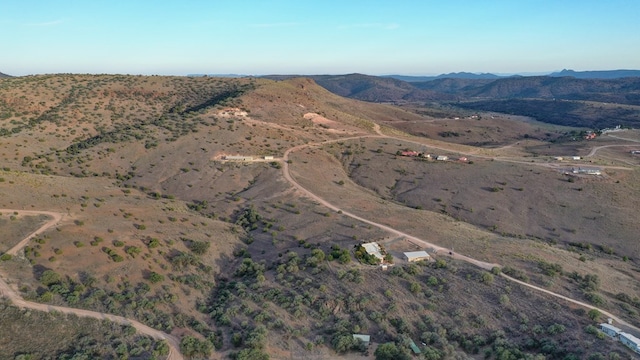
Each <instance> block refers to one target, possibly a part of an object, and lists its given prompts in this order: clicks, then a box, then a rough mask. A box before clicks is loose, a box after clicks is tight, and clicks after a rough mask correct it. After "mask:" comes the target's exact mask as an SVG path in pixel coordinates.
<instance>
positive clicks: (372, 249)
mask: <svg viewBox="0 0 640 360" xmlns="http://www.w3.org/2000/svg"><path fill="white" fill-rule="evenodd" d="M362 247H363V248H364V249H365V251H366V252H367V254H369V255H373V256H375V257H377V258H378V259H380V261H382V260H383V259H384V257H383V256H382V249H381V248H380V245H378V243H374V242H370V243H366V244H362Z"/></svg>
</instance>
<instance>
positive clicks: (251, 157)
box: [224, 155, 253, 161]
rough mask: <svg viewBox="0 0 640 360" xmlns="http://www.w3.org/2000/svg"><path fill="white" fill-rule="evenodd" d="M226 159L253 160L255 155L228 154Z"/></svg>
mask: <svg viewBox="0 0 640 360" xmlns="http://www.w3.org/2000/svg"><path fill="white" fill-rule="evenodd" d="M224 159H225V160H233V161H253V156H244V155H227V156H225V157H224Z"/></svg>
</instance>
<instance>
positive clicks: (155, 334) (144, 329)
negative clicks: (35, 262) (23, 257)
mask: <svg viewBox="0 0 640 360" xmlns="http://www.w3.org/2000/svg"><path fill="white" fill-rule="evenodd" d="M0 212H3V213H4V212H11V213H13V212H18V214H21V215H47V216H50V217H51V220H49V221H47V222H46V223H45V224H44V225H42V226H41V227H40V228H39V229H37V230H36V231H34V232H32V233H31V234H29V235H28V236H27V237H25V238H24V239H22V240H21V241H20V242H19V243H18V244H17V245H15V246H14V247H12V248H11V249H10V250H9V251H7V254H11V255H13V256H15V255H16V254H17V253H18V251H20V250H21V249H22V248H23V247H24V246H26V245H27V243H28V242H29V240H31V239H33V238H34V237H36V236H38V235H40V234H42V233H43V232H45V231H46V230H48V229H50V228H51V227H53V226H55V225H57V224H58V223H59V222H60V221H61V220H62V218H63V214H61V213H57V212H52V211H33V210H13V209H0ZM5 277H6V275H5V274H2V276H0V296H4V297H5V298H7V299H9V300H10V301H11V302H12V303H13V304H14V305H15V306H17V307H19V308H23V309H32V310H38V311H46V312H52V311H57V312H61V313H65V314H75V315H77V316H82V317H90V318H94V319H99V320H104V319H107V320H110V321H113V322H116V323H118V324H123V325H131V326H133V327H134V328H135V329H136V330H137V331H138V332H140V333H141V334H144V335H147V336H150V337H152V338H154V339H159V340H165V341H167V343H168V344H169V354H168V355H167V360H183V359H184V357H183V356H182V354H180V351H179V349H180V344H179V342H178V339H177V338H176V337H174V336H172V335H169V334H167V333H164V332H162V331H159V330H156V329H153V328H151V327H149V326H147V325H145V324H143V323H141V322H139V321H136V320H132V319H127V318H125V317H122V316H117V315H112V314H105V313H100V312H97V311H90V310H84V309H75V308H69V307H63V306H55V305H48V304H41V303H36V302H31V301H26V300H24V299H23V298H22V296H20V295H19V294H18V293H17V292H16V291H15V290H13V289H12V288H11V287H10V286H9V284H8V283H7V282H6V281H5V279H4V278H5Z"/></svg>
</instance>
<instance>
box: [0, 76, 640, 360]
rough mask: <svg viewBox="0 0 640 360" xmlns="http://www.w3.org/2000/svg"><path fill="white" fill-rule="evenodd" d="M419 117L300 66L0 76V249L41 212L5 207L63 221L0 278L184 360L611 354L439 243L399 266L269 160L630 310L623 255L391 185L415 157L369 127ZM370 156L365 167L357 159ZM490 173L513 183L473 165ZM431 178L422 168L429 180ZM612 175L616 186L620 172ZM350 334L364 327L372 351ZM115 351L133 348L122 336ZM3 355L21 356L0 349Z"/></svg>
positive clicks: (399, 248)
mask: <svg viewBox="0 0 640 360" xmlns="http://www.w3.org/2000/svg"><path fill="white" fill-rule="evenodd" d="M390 84H391V85H393V84H395V82H393V83H390ZM393 86H395V85H393ZM403 86H404V85H402V84H398V85H397V89H396V90H397V91H398V94H400V93H403V91H405V90H403V89H404V87H403ZM349 91H351V90H349ZM363 91H365V93H366V89H364V90H363ZM405 95H406V94H405ZM405 95H402V96H405ZM432 120H433V118H432V117H430V116H426V115H421V114H418V113H416V112H414V111H407V110H404V109H402V108H398V107H395V106H391V105H388V104H375V103H369V102H364V101H357V100H353V99H347V98H344V97H340V96H337V95H335V94H333V93H331V92H329V91H327V90H326V89H324V88H323V87H320V86H319V85H318V84H316V83H315V82H314V81H313V80H312V79H305V78H292V79H287V80H279V81H275V80H268V79H256V78H237V79H230V78H225V79H221V78H204V77H202V78H187V77H157V76H151V77H144V76H112V75H47V76H34V77H18V78H8V79H2V80H0V147H1V149H2V152H1V157H2V162H3V166H2V169H1V170H0V193H2V197H1V198H0V207H1V208H5V209H12V211H11V212H10V213H6V214H2V215H1V216H0V235H2V236H0V239H1V240H0V245H1V247H0V249H2V251H6V250H4V249H7V248H9V247H10V246H12V244H14V242H15V241H16V240H17V239H20V238H21V237H22V236H24V234H28V233H30V232H31V231H33V228H34V227H35V226H37V224H38V223H39V222H40V221H42V219H40V218H31V217H30V216H29V215H28V214H24V213H21V211H22V210H23V209H36V210H49V211H56V212H59V213H63V214H65V216H64V219H63V221H62V222H61V223H59V224H58V225H56V228H55V229H51V230H49V231H47V232H46V233H44V234H42V236H38V237H37V238H36V239H34V240H33V241H32V242H30V243H29V244H28V245H27V247H25V248H24V251H23V252H22V253H20V254H19V255H18V256H15V257H6V256H5V257H2V261H1V262H0V273H1V275H2V277H3V278H4V279H8V280H10V281H8V282H9V283H11V284H12V285H13V286H14V287H15V290H16V291H19V292H20V293H21V295H22V296H23V297H24V298H26V299H29V300H31V301H39V302H43V303H51V304H55V305H59V306H67V307H78V308H86V309H91V310H94V311H99V312H105V313H113V314H118V315H122V316H125V317H129V318H133V319H137V320H139V321H141V322H143V323H145V324H147V325H149V326H151V327H153V328H156V329H158V330H162V331H164V332H167V333H170V334H172V335H174V336H176V337H178V338H180V339H181V343H182V346H181V349H182V351H183V353H184V355H186V356H187V357H192V358H214V359H220V358H228V357H234V358H236V359H266V358H273V359H284V358H305V357H314V358H317V359H333V358H337V357H345V358H353V357H354V356H360V354H356V353H363V354H367V353H368V354H369V356H371V354H372V353H374V352H375V349H376V346H377V345H379V344H386V345H385V346H383V347H381V348H382V349H383V350H384V349H387V350H388V351H391V352H392V353H393V354H394V355H393V356H394V358H407V357H408V356H410V355H409V354H410V351H411V350H410V348H409V347H408V344H409V343H410V342H411V341H414V342H415V343H416V344H419V345H418V346H419V347H420V349H421V351H422V352H423V354H424V355H423V357H425V358H426V357H427V356H428V357H429V358H431V359H447V358H478V357H483V358H500V357H509V356H510V357H515V358H534V356H536V355H538V357H539V356H545V357H547V358H550V359H562V358H565V357H574V358H587V357H588V356H591V355H592V354H598V353H599V354H601V355H602V356H605V355H607V356H611V357H616V356H617V357H619V358H630V355H629V354H630V353H628V352H627V350H625V348H624V347H623V346H622V345H620V344H619V343H616V342H613V341H608V340H607V339H604V338H601V337H602V336H601V335H599V333H598V332H597V330H596V329H595V327H594V325H595V324H597V321H598V320H599V317H598V314H596V313H590V314H588V313H587V312H586V311H585V310H584V309H581V308H576V307H575V306H573V305H570V304H568V303H564V302H557V300H555V299H553V298H551V297H549V296H547V295H543V294H541V293H538V292H534V291H533V290H531V289H528V288H525V287H522V286H520V285H517V284H515V283H512V282H510V281H508V280H507V279H506V278H503V277H501V276H497V274H498V273H499V269H494V270H493V273H492V272H489V271H485V270H483V269H481V268H478V267H475V266H473V265H471V264H468V263H466V262H462V261H459V260H455V259H452V258H451V257H449V256H448V255H447V254H435V255H434V254H432V255H434V256H435V259H434V261H431V262H421V263H418V264H409V263H407V262H406V260H405V258H404V255H403V252H404V251H407V250H418V248H416V245H415V244H411V243H408V242H407V241H405V239H402V238H394V237H393V236H392V235H391V234H390V233H388V232H387V231H385V230H383V229H381V228H379V227H376V226H373V225H371V223H365V222H362V221H359V220H356V219H354V218H352V217H348V216H346V214H345V213H343V212H342V211H333V210H330V209H328V208H327V207H325V206H323V205H322V204H321V203H320V202H319V201H317V199H314V198H311V197H309V196H308V195H306V196H303V195H304V193H303V192H302V191H301V190H300V189H299V188H298V187H296V186H294V185H293V184H292V183H290V182H289V181H288V180H287V178H286V177H285V176H284V174H283V168H284V167H285V164H286V165H287V167H289V168H290V170H291V176H292V177H294V178H295V179H296V180H297V181H298V182H299V183H301V184H303V186H304V187H305V189H309V191H312V192H313V193H314V194H317V196H320V197H321V198H322V199H326V201H330V202H331V203H335V204H337V205H338V206H340V208H343V209H345V211H347V210H348V211H350V212H353V213H358V214H360V215H361V216H363V217H367V218H370V219H372V220H375V221H377V222H380V223H384V224H386V225H387V226H391V227H399V228H401V229H403V231H407V232H408V233H411V234H413V235H415V236H422V237H425V238H427V239H428V240H430V241H433V242H434V243H436V244H438V245H440V246H444V247H449V246H450V245H451V244H452V242H455V247H456V251H460V252H461V253H467V254H469V255H473V257H477V258H478V259H480V260H482V261H492V262H499V263H504V264H505V265H508V267H507V268H506V270H507V271H509V273H511V274H516V275H519V277H520V278H526V277H530V281H532V282H534V283H536V284H543V283H544V284H548V286H549V287H551V288H552V289H553V290H554V291H561V292H563V293H566V294H568V295H571V296H578V297H580V298H581V299H582V298H583V297H587V296H589V298H590V299H595V300H593V301H596V300H598V299H600V300H602V301H606V303H604V304H603V305H602V306H606V307H607V309H609V310H611V311H615V312H617V313H621V316H623V317H624V318H625V319H627V320H628V321H630V322H636V323H637V321H638V312H637V311H636V310H635V309H636V308H637V304H636V303H635V302H634V301H635V300H634V298H633V296H630V295H627V294H626V293H624V292H623V291H622V290H620V288H621V287H622V285H616V284H615V283H616V282H615V281H609V280H611V279H616V281H617V282H619V283H620V284H630V286H637V279H636V275H635V274H636V272H637V266H636V260H635V259H633V258H632V259H626V261H623V260H622V259H621V257H620V255H618V254H606V253H604V251H595V250H594V251H593V252H590V253H589V254H588V255H589V259H588V261H581V260H578V258H577V257H578V255H577V254H576V253H574V252H572V251H570V250H567V249H566V248H563V247H561V246H552V245H549V244H547V243H545V242H544V241H540V240H539V239H536V238H533V237H526V238H525V239H519V238H517V237H513V236H512V235H511V234H507V233H505V234H500V233H499V232H496V231H490V230H489V229H485V228H483V227H481V226H477V225H474V224H473V221H475V220H474V219H471V218H469V219H466V218H463V217H462V216H456V215H457V214H454V213H453V212H451V213H448V214H445V213H438V209H437V208H436V209H429V208H428V207H427V206H425V205H426V202H424V201H425V200H424V199H425V198H424V195H422V193H418V192H414V193H412V192H411V191H412V189H413V187H418V184H421V186H422V184H423V183H422V181H424V179H418V177H421V176H422V175H416V176H415V177H413V178H412V177H411V172H413V171H416V169H417V168H418V167H412V166H409V165H406V167H405V166H400V165H398V164H397V163H394V162H393V160H394V159H393V157H394V156H395V155H394V154H395V151H397V150H400V149H401V148H405V147H409V146H413V145H410V144H411V143H406V142H405V140H403V139H404V138H406V135H405V134H402V133H400V132H397V131H395V130H393V129H391V128H389V127H387V126H385V124H386V123H388V122H391V121H403V122H406V123H419V122H423V121H432ZM443 126H444V125H443ZM443 130H444V128H443ZM385 134H387V135H385ZM388 134H391V135H393V136H390V135H388ZM429 144H431V145H433V146H439V147H447V148H451V149H452V150H451V151H455V150H456V149H458V151H469V152H471V151H484V149H479V148H478V149H477V148H472V147H469V146H460V145H455V144H454V145H451V144H448V143H446V142H444V141H440V142H437V141H431V142H430V143H429ZM285 152H286V153H287V154H289V155H290V157H289V158H288V159H287V160H288V161H286V162H285V159H284V158H283V157H284V154H285ZM229 155H235V156H242V157H244V159H245V161H234V160H228V159H226V158H225V157H226V156H229ZM378 157H381V158H380V159H378ZM249 158H250V159H249ZM383 158H384V159H383ZM371 159H375V160H374V161H373V162H379V164H378V165H376V166H375V167H373V168H368V166H367V164H368V163H369V164H370V163H371V161H372V160H371ZM359 167H361V168H362V169H361V171H362V172H359V171H358V170H357V169H358V168H359ZM496 169H497V170H496ZM472 170H473V169H472ZM494 170H495V171H505V174H511V172H510V171H511V169H501V168H495V169H494V168H490V169H488V170H487V172H491V171H494ZM450 173H451V172H447V171H443V172H439V173H438V176H442V177H441V178H437V177H436V176H434V177H433V179H440V180H438V181H439V182H443V183H444V182H447V181H448V180H446V178H447V174H450ZM467 175H468V174H467ZM452 176H453V175H452ZM509 176H516V175H509ZM396 177H398V182H397V183H395V182H393V181H395V178H396ZM509 179H511V178H509ZM616 179H620V180H621V181H625V184H624V186H628V183H626V181H627V180H628V179H630V180H633V179H635V178H634V177H632V176H630V177H629V178H628V179H627V178H625V177H622V176H621V177H619V178H616ZM354 180H355V181H354ZM369 181H372V182H373V183H375V184H376V186H379V187H380V189H379V191H377V190H376V189H373V186H371V184H370V183H369ZM509 181H511V180H509ZM392 182H393V183H392ZM412 183H413V187H412V185H411V184H412ZM577 185H579V184H576V186H577ZM424 186H434V185H433V184H432V183H431V184H430V183H424ZM437 186H438V188H443V187H447V186H448V185H445V184H439V185H437ZM487 186H489V185H487ZM584 187H585V188H588V187H587V186H586V185H585V186H584ZM443 191H444V190H443ZM447 191H449V192H450V191H454V190H453V189H451V190H447ZM554 191H555V190H554ZM487 193H489V192H487ZM483 194H484V192H481V191H480V192H475V193H473V194H470V196H478V197H479V196H482V195H483ZM536 196H537V195H536V194H535V193H534V192H533V191H531V192H529V191H526V192H525V191H523V192H521V194H520V197H519V198H520V199H526V198H525V197H536ZM550 196H551V195H550ZM594 196H596V195H594ZM441 198H442V200H443V201H446V202H448V201H452V202H459V201H467V199H466V198H464V199H462V198H452V199H449V198H445V197H444V196H441ZM414 200H417V201H419V203H414V202H412V201H414ZM426 201H429V202H430V201H431V200H426ZM487 201H490V199H489V200H487ZM418 205H421V206H422V207H423V209H417V207H418ZM483 206H484V203H483ZM479 209H480V208H478V210H477V211H479ZM434 210H435V211H434ZM532 214H534V215H535V214H537V213H536V212H532ZM536 216H537V215H536ZM562 216H568V214H563V215H562ZM510 219H512V220H513V221H516V220H517V217H513V218H510ZM491 220H493V218H491ZM465 221H469V223H466V222H465ZM529 221H532V222H533V221H536V220H535V219H529ZM540 221H542V219H540ZM513 226H514V227H515V226H517V224H514V225H513ZM630 229H631V230H629V231H632V230H633V229H632V228H630ZM562 231H564V230H562ZM368 241H379V242H380V243H382V244H383V245H384V246H385V247H386V248H387V249H388V252H389V253H390V254H391V255H392V256H393V257H394V259H395V260H394V261H395V265H394V266H392V267H391V268H390V269H389V270H388V271H386V272H385V271H383V270H381V269H380V267H379V266H375V265H371V264H369V263H368V262H370V261H371V259H369V260H367V259H366V258H365V257H363V256H362V253H361V251H358V250H359V248H358V247H357V246H358V245H359V244H360V243H361V242H368ZM584 246H587V245H584ZM592 246H593V245H592ZM425 250H429V249H425ZM615 251H616V252H618V251H619V250H618V248H617V247H616V248H615ZM523 254H525V255H523ZM358 259H360V260H358ZM542 260H544V261H542ZM557 264H562V265H560V269H559V270H558V266H556V265H557ZM563 267H564V268H563ZM547 268H551V269H552V270H553V271H552V272H549V271H547V272H544V269H547ZM612 269H614V270H612ZM574 272H575V274H574ZM587 275H588V276H587ZM593 275H595V277H594V276H593ZM585 279H586V280H585ZM600 279H601V280H600ZM17 284H19V288H18V285H17ZM585 284H586V285H585ZM585 286H586V287H585ZM625 291H626V290H625ZM620 294H622V295H624V296H621V295H620ZM605 299H606V300H605ZM625 305H626V308H625ZM634 311H635V312H634ZM24 316H27V315H24ZM600 320H601V319H600ZM25 323H27V322H26V321H25ZM25 326H28V325H25ZM3 328H6V327H4V325H3ZM585 330H586V331H585ZM354 333H364V334H370V335H371V339H372V342H373V344H372V345H371V347H370V348H368V349H367V348H364V347H363V344H362V343H360V342H358V341H355V340H354V338H353V336H352V335H353V334H354ZM125 336H131V338H130V340H134V339H135V338H134V337H133V335H132V334H130V335H125ZM33 341H34V342H37V341H42V342H43V344H46V341H47V339H33ZM127 343H131V341H130V342H127ZM43 346H44V345H43ZM124 347H126V349H124ZM125 350H126V351H125ZM120 351H122V354H123V355H127V356H132V357H133V356H138V355H139V356H140V357H142V358H151V354H146V355H144V354H138V355H136V354H135V351H133V350H132V349H130V348H129V347H127V345H123V347H122V348H121V349H120ZM22 355H25V356H26V355H30V354H23V353H19V352H14V353H12V354H9V356H11V357H17V356H22ZM378 356H381V355H380V354H378Z"/></svg>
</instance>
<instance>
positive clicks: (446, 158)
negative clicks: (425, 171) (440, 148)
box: [436, 155, 449, 161]
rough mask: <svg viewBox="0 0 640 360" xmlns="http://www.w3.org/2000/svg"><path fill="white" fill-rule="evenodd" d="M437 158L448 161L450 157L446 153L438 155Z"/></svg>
mask: <svg viewBox="0 0 640 360" xmlns="http://www.w3.org/2000/svg"><path fill="white" fill-rule="evenodd" d="M436 160H438V161H447V160H449V157H448V156H445V155H438V157H437V158H436Z"/></svg>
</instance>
